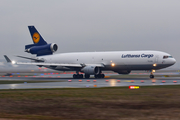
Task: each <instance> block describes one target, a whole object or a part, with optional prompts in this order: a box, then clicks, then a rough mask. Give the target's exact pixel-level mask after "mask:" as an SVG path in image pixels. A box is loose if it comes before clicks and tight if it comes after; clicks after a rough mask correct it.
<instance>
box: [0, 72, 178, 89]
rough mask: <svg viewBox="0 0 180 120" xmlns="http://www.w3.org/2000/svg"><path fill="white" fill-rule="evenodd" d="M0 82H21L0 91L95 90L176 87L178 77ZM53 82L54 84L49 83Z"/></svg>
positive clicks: (19, 78) (27, 79) (8, 85)
mask: <svg viewBox="0 0 180 120" xmlns="http://www.w3.org/2000/svg"><path fill="white" fill-rule="evenodd" d="M0 80H11V81H12V80H14V81H16V80H22V81H23V82H24V83H21V84H1V85H0V89H32V88H95V87H118V86H130V85H136V86H152V85H177V84H180V77H157V78H155V79H149V78H122V79H108V78H106V79H95V78H90V79H72V78H71V77H70V76H69V75H64V76H63V75H62V76H61V77H60V76H43V77H42V76H30V77H27V76H26V77H0ZM32 80H34V81H36V80H38V81H41V80H42V81H47V82H43V83H28V81H32ZM49 81H55V82H49Z"/></svg>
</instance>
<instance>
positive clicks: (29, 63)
mask: <svg viewBox="0 0 180 120" xmlns="http://www.w3.org/2000/svg"><path fill="white" fill-rule="evenodd" d="M4 57H5V59H6V61H7V62H8V63H11V64H17V65H37V66H62V67H77V68H78V67H79V68H82V67H85V66H97V67H104V64H101V63H100V64H84V63H83V64H78V63H77V64H76V63H70V64H69V63H46V62H15V61H11V60H10V59H9V58H8V57H7V56H6V55H4Z"/></svg>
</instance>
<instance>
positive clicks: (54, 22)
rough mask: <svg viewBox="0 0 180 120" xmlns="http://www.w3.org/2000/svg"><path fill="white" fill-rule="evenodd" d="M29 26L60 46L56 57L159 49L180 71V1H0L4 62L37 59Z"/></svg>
mask: <svg viewBox="0 0 180 120" xmlns="http://www.w3.org/2000/svg"><path fill="white" fill-rule="evenodd" d="M28 25H34V26H35V27H36V28H37V29H38V31H39V32H40V33H41V35H42V36H43V38H44V39H45V40H46V41H47V42H49V43H56V44H58V47H59V49H58V51H57V52H56V53H62V52H76V51H114V50H118V51H123V50H126V51H127V50H159V51H164V52H167V53H170V54H171V55H172V56H173V57H174V58H175V59H176V60H177V63H176V65H174V66H173V67H176V68H179V67H180V55H179V54H180V53H179V48H180V47H179V46H180V0H0V41H1V44H0V59H2V61H3V60H4V58H3V55H4V54H7V55H9V57H11V58H13V59H17V58H16V57H14V55H24V56H32V55H31V54H28V53H25V52H24V46H25V45H27V44H31V43H32V39H31V36H30V33H29V31H28V28H27V26H28ZM1 64H3V63H0V65H1Z"/></svg>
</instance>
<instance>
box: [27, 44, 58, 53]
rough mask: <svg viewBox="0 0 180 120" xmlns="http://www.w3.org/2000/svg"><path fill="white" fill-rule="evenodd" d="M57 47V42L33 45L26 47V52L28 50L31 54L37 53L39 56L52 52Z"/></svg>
mask: <svg viewBox="0 0 180 120" xmlns="http://www.w3.org/2000/svg"><path fill="white" fill-rule="evenodd" d="M29 46H30V45H29ZM27 47H28V46H27ZM57 49H58V46H57V44H55V43H51V44H47V45H41V46H32V47H30V48H28V49H26V50H25V52H28V53H31V54H37V56H40V55H47V54H52V53H54V52H56V51H57Z"/></svg>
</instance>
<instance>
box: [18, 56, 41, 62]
mask: <svg viewBox="0 0 180 120" xmlns="http://www.w3.org/2000/svg"><path fill="white" fill-rule="evenodd" d="M17 57H19V58H24V59H29V60H34V61H36V62H44V60H39V59H36V58H29V57H24V56H19V55H18V56H17Z"/></svg>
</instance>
